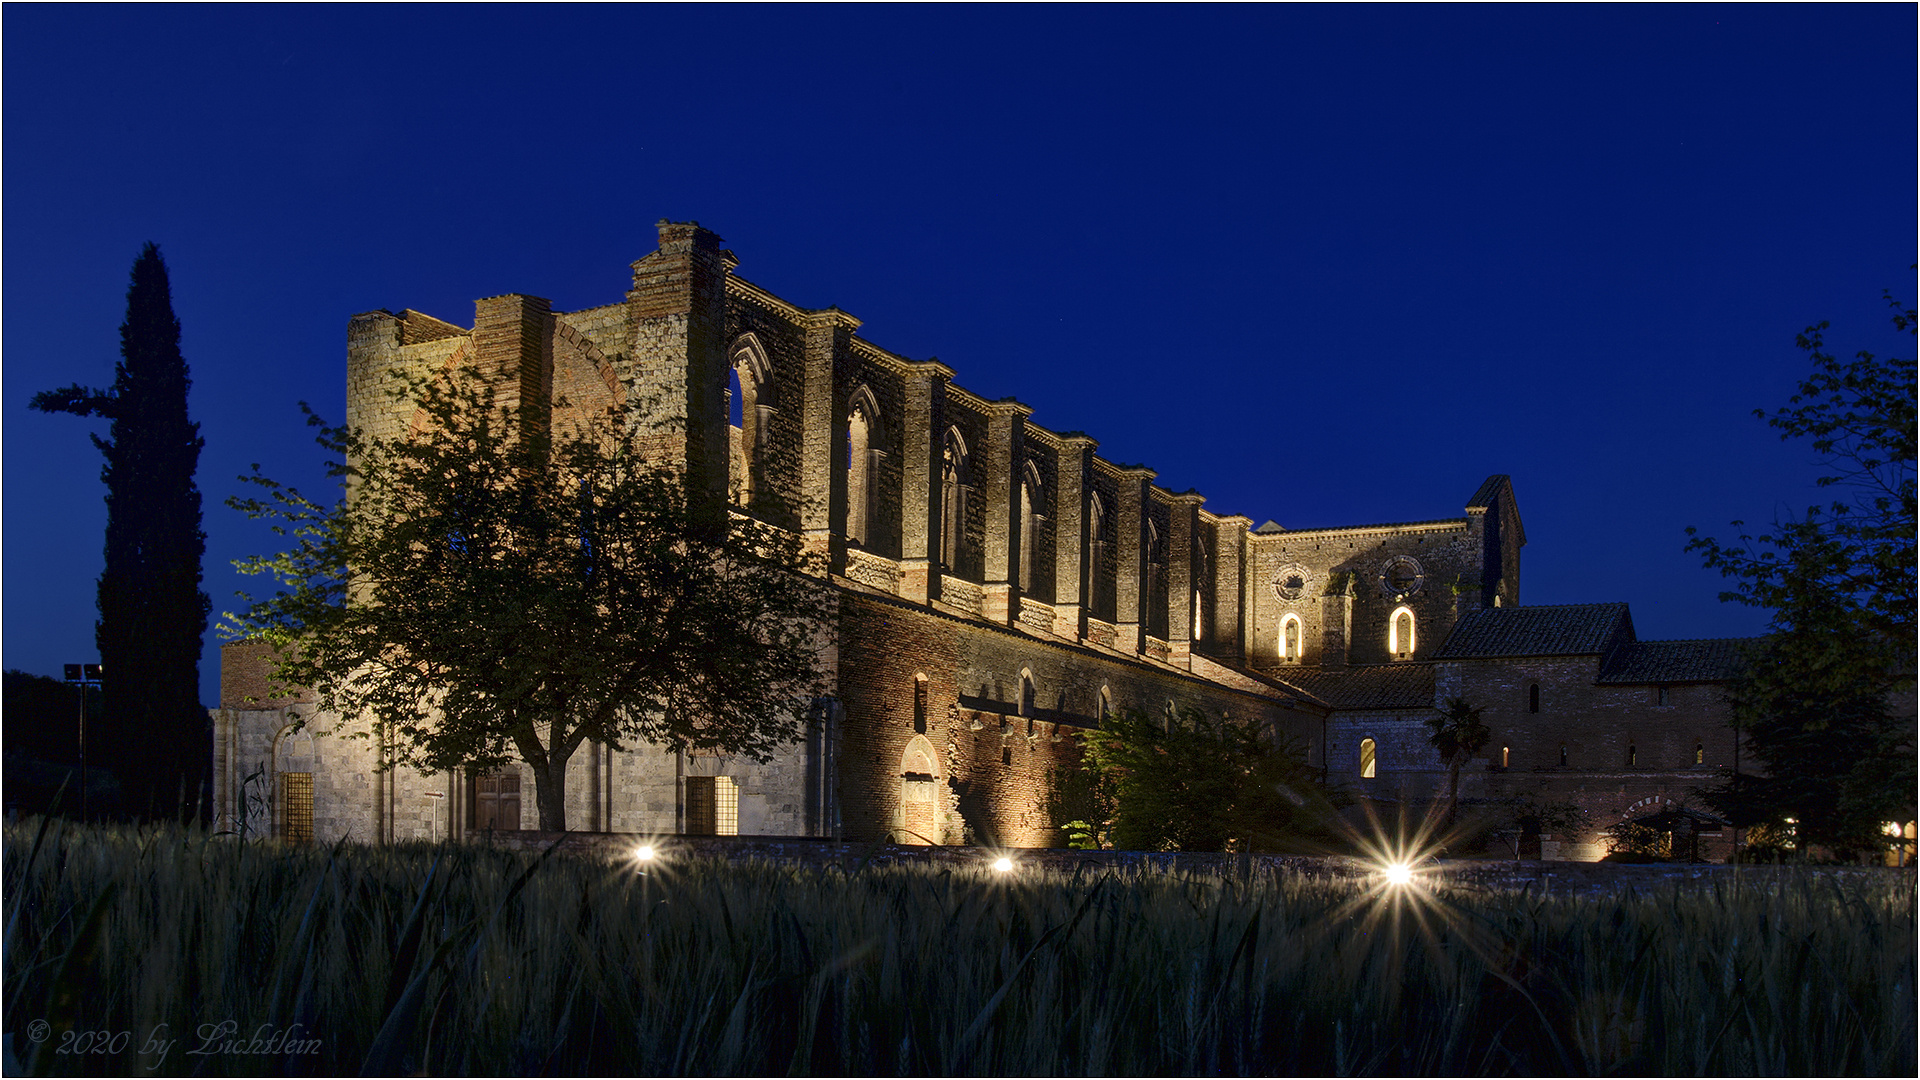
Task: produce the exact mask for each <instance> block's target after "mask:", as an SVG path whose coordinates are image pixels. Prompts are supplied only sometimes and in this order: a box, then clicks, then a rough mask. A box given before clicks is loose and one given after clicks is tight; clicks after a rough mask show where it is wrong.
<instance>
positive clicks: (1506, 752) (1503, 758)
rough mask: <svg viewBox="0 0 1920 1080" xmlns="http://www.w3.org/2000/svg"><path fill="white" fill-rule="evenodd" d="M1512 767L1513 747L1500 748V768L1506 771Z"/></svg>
mask: <svg viewBox="0 0 1920 1080" xmlns="http://www.w3.org/2000/svg"><path fill="white" fill-rule="evenodd" d="M1512 766H1513V747H1511V746H1503V747H1501V748H1500V767H1501V768H1503V769H1506V768H1511V767H1512Z"/></svg>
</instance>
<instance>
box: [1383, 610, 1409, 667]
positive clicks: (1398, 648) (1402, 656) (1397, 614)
mask: <svg viewBox="0 0 1920 1080" xmlns="http://www.w3.org/2000/svg"><path fill="white" fill-rule="evenodd" d="M1413 635H1414V628H1413V609H1412V608H1410V607H1407V606H1406V605H1405V604H1402V605H1400V606H1399V607H1397V608H1394V609H1393V614H1392V615H1390V616H1388V618H1387V652H1389V653H1391V654H1392V655H1393V658H1394V659H1395V660H1406V659H1410V658H1411V657H1412V656H1413V649H1414V636H1413Z"/></svg>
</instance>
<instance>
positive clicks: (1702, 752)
mask: <svg viewBox="0 0 1920 1080" xmlns="http://www.w3.org/2000/svg"><path fill="white" fill-rule="evenodd" d="M1693 763H1694V764H1695V765H1705V764H1706V763H1707V747H1706V744H1705V743H1698V742H1696V743H1694V744H1693Z"/></svg>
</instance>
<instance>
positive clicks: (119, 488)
mask: <svg viewBox="0 0 1920 1080" xmlns="http://www.w3.org/2000/svg"><path fill="white" fill-rule="evenodd" d="M189 385H190V380H189V379H188V377H187V362H186V359H185V358H184V357H182V356H181V355H180V320H179V319H177V318H175V317H174V314H173V296H172V291H171V289H170V287H169V286H168V283H167V264H166V263H165V262H164V261H163V260H162V259H161V257H160V249H159V248H158V247H156V246H155V245H154V244H153V243H151V242H149V243H148V244H147V245H146V246H145V247H144V248H143V249H141V252H140V257H139V258H138V259H135V260H134V263H133V280H132V284H131V285H130V286H129V287H128V289H127V317H126V321H125V322H123V323H121V324H120V361H119V363H117V364H115V365H114V382H113V388H112V389H111V390H107V391H100V390H94V389H89V388H86V387H82V386H79V385H74V386H68V387H66V388H64V389H60V390H51V391H45V392H42V393H40V394H36V395H35V396H34V398H33V402H32V407H33V408H35V409H38V410H40V411H42V412H66V413H73V414H75V415H77V416H101V417H105V418H107V419H108V420H110V421H111V426H110V428H109V431H108V435H107V438H105V439H102V438H100V437H99V436H98V435H95V436H93V443H94V445H95V446H97V447H99V448H100V453H101V454H102V455H104V456H105V458H106V464H105V465H104V466H103V467H102V468H101V470H100V478H101V480H103V481H104V482H105V483H106V485H107V537H106V568H105V569H104V570H103V571H102V572H101V574H100V586H99V597H98V604H99V610H100V620H99V622H97V623H96V624H95V625H94V640H95V642H96V644H97V645H98V647H99V649H100V662H101V665H102V666H103V667H104V669H105V674H104V679H103V682H104V687H103V690H104V693H103V698H104V702H103V704H104V713H105V715H104V716H103V717H102V722H101V723H100V724H99V725H98V727H97V729H96V730H97V731H98V734H97V735H95V734H94V733H93V732H89V738H88V740H87V742H88V752H89V754H90V755H91V754H93V753H95V752H96V751H97V752H98V753H99V755H100V759H101V760H102V762H103V763H104V764H106V765H107V766H108V767H109V768H111V769H113V771H114V772H115V773H116V774H117V775H118V776H119V777H120V781H121V787H122V790H123V791H124V792H125V793H126V798H127V800H128V805H127V806H126V809H127V810H130V811H133V812H136V813H157V814H170V813H173V812H174V811H175V810H176V809H177V808H179V807H181V805H182V801H181V800H182V796H183V795H184V797H185V800H186V806H188V807H189V808H191V807H193V806H194V805H196V804H197V803H198V801H199V797H200V794H201V788H202V785H203V784H204V783H205V780H206V777H207V775H208V772H209V768H210V765H211V762H212V743H211V726H210V724H209V721H208V719H207V713H206V709H205V708H204V707H203V706H202V705H201V704H200V645H201V639H202V637H203V636H204V635H205V633H206V629H207V611H208V603H207V595H206V593H204V592H202V591H201V590H200V560H201V556H202V555H204V554H205V552H206V546H207V537H206V533H204V532H202V531H201V528H200V489H199V488H198V487H197V486H195V484H194V482H193V474H194V470H195V468H196V467H198V465H199V462H200V448H201V446H202V445H203V444H204V442H205V440H203V439H201V438H200V425H199V424H196V423H193V422H192V421H190V420H188V419H187V388H188V386H189Z"/></svg>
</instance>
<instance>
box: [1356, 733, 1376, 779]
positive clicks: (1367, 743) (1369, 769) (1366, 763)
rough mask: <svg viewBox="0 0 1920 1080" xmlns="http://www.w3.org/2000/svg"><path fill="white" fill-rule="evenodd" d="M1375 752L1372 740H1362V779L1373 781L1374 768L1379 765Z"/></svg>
mask: <svg viewBox="0 0 1920 1080" xmlns="http://www.w3.org/2000/svg"><path fill="white" fill-rule="evenodd" d="M1373 751H1374V745H1373V740H1372V739H1361V740H1360V777H1361V779H1363V780H1371V779H1373V774H1374V766H1375V765H1376V764H1377V762H1376V761H1375V759H1374V752H1373Z"/></svg>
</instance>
